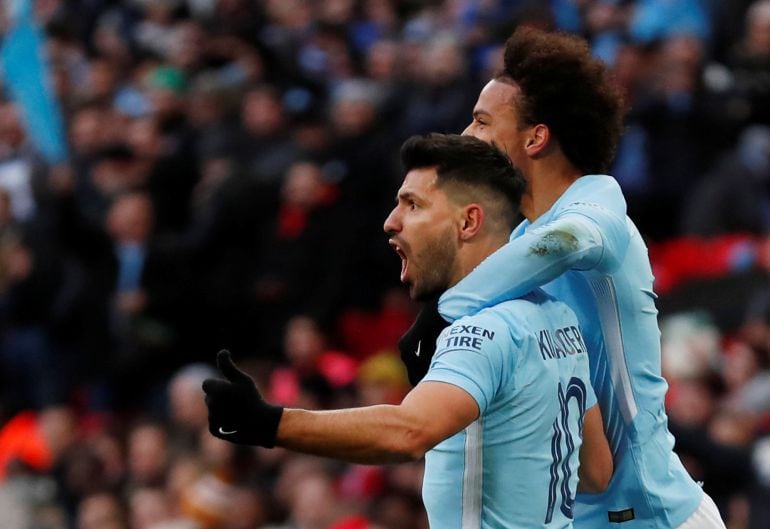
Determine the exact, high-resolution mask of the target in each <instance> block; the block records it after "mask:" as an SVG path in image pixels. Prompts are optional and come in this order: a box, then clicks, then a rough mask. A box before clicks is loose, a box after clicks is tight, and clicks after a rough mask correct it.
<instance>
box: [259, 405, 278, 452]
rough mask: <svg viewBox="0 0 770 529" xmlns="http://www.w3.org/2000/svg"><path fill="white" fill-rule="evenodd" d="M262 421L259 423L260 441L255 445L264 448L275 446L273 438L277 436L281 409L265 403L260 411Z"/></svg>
mask: <svg viewBox="0 0 770 529" xmlns="http://www.w3.org/2000/svg"><path fill="white" fill-rule="evenodd" d="M261 414H262V420H261V422H260V432H261V435H260V439H259V441H258V443H257V444H259V445H260V446H264V447H265V448H273V447H274V446H275V438H276V436H277V435H278V425H279V424H280V422H281V417H282V416H283V407H282V406H274V405H272V404H268V403H267V402H265V403H264V404H263V408H262V411H261Z"/></svg>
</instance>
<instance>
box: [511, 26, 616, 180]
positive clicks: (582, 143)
mask: <svg viewBox="0 0 770 529" xmlns="http://www.w3.org/2000/svg"><path fill="white" fill-rule="evenodd" d="M498 77H507V78H510V79H512V80H513V81H514V82H515V83H516V84H517V85H518V86H519V88H520V89H521V91H522V97H521V99H520V100H519V106H518V109H519V112H520V113H521V117H522V120H523V121H524V122H525V123H527V124H535V123H543V124H545V125H547V126H548V128H549V129H550V130H551V133H552V134H553V136H555V137H556V139H557V140H558V141H559V144H560V146H561V149H562V152H564V154H565V156H566V157H567V159H569V161H570V162H572V164H573V165H574V166H575V167H577V168H578V169H580V170H581V171H583V173H584V174H593V173H604V172H606V171H607V170H608V168H609V166H610V163H611V162H612V159H613V158H614V156H615V150H616V148H617V145H618V140H619V138H620V135H621V133H622V131H623V117H624V113H625V104H624V101H623V96H622V93H621V90H620V88H619V87H618V86H617V85H616V84H615V83H614V82H612V81H611V80H610V79H609V77H608V73H607V69H606V67H605V64H604V63H603V62H602V61H600V60H599V59H596V58H595V57H593V56H592V55H591V51H590V50H589V48H588V44H587V43H586V41H585V40H583V39H581V38H580V37H577V36H574V35H568V34H565V33H549V32H545V31H541V30H537V29H534V28H528V27H526V28H525V27H522V28H519V29H517V30H516V31H515V32H514V33H513V35H512V36H511V37H510V38H509V39H508V40H507V42H506V43H505V69H504V71H503V72H501V74H500V75H499V76H498Z"/></svg>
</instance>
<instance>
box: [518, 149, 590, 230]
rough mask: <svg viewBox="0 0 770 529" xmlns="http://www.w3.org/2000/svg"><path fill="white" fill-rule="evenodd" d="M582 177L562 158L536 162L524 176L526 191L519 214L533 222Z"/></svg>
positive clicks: (548, 158)
mask: <svg viewBox="0 0 770 529" xmlns="http://www.w3.org/2000/svg"><path fill="white" fill-rule="evenodd" d="M581 176H582V172H581V171H579V170H578V169H576V168H575V167H574V166H573V165H572V164H571V163H570V162H569V161H568V160H567V159H566V158H565V157H564V156H549V157H546V158H543V159H541V160H536V161H535V162H534V163H533V164H532V166H531V169H530V171H529V174H526V175H525V177H526V179H527V189H526V191H525V192H524V196H523V197H522V199H521V212H522V214H523V215H524V216H525V217H526V218H527V220H528V221H530V222H534V221H535V219H537V218H538V217H539V216H540V215H542V214H543V213H545V212H546V211H548V210H549V209H551V206H553V204H554V203H555V202H556V201H557V200H558V199H559V197H561V196H562V195H563V194H564V192H565V191H566V190H567V188H568V187H569V186H571V185H572V183H573V182H574V181H575V180H577V179H578V178H580V177H581Z"/></svg>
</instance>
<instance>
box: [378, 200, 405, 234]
mask: <svg viewBox="0 0 770 529" xmlns="http://www.w3.org/2000/svg"><path fill="white" fill-rule="evenodd" d="M382 229H383V230H384V231H385V233H387V234H388V235H391V234H393V233H398V232H399V231H401V218H400V215H399V214H398V206H396V207H395V208H393V211H391V212H390V215H388V218H386V219H385V224H383V225H382Z"/></svg>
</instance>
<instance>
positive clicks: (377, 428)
mask: <svg viewBox="0 0 770 529" xmlns="http://www.w3.org/2000/svg"><path fill="white" fill-rule="evenodd" d="M424 437H425V435H424V432H422V431H421V428H420V427H419V424H418V421H416V420H415V419H414V418H410V417H409V416H407V414H406V413H405V412H404V411H403V409H401V407H399V406H387V405H380V406H369V407H365V408H351V409H345V410H329V411H309V410H300V409H286V410H284V413H283V416H282V418H281V422H280V424H279V426H278V436H277V438H276V445H278V446H282V447H284V448H288V449H290V450H294V451H298V452H304V453H306V454H313V455H318V456H324V457H331V458H335V459H341V460H344V461H350V462H354V463H364V464H375V463H401V462H405V461H414V460H417V459H419V458H421V457H422V456H423V455H424V454H425V451H427V450H428V449H429V448H430V447H428V446H426V444H427V443H426V441H425V439H424Z"/></svg>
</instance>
